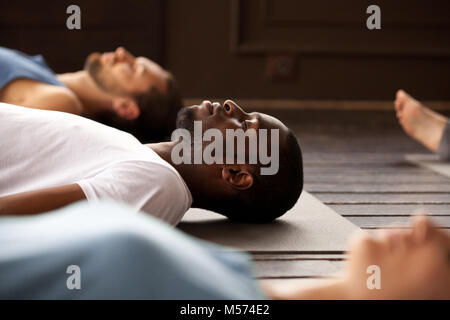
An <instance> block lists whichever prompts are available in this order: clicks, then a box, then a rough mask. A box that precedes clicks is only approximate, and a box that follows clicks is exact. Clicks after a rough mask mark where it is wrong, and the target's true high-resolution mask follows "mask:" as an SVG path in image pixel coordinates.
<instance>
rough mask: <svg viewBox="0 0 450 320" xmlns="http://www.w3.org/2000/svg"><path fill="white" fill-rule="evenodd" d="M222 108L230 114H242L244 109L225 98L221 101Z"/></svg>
mask: <svg viewBox="0 0 450 320" xmlns="http://www.w3.org/2000/svg"><path fill="white" fill-rule="evenodd" d="M223 108H224V109H225V112H226V113H227V114H228V115H230V116H232V115H233V114H243V113H245V112H244V110H242V109H241V107H239V106H238V105H237V104H236V103H235V102H234V101H233V100H226V101H225V102H224V103H223Z"/></svg>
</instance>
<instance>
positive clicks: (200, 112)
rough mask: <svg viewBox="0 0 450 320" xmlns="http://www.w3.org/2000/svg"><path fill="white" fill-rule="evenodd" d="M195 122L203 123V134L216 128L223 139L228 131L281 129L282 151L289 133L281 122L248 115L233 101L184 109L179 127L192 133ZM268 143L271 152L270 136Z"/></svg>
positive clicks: (181, 112)
mask: <svg viewBox="0 0 450 320" xmlns="http://www.w3.org/2000/svg"><path fill="white" fill-rule="evenodd" d="M194 121H201V122H202V131H203V132H205V131H206V130H207V129H212V128H215V129H218V130H219V131H220V132H221V133H222V136H223V137H226V130H227V129H234V130H237V129H242V130H243V131H244V132H245V131H246V130H248V129H254V130H255V131H256V132H258V129H268V131H270V129H279V143H280V149H281V148H283V142H284V141H285V140H286V139H285V138H286V136H287V134H288V132H289V129H288V128H287V127H286V126H285V125H284V124H283V123H282V122H281V121H280V120H278V119H276V118H274V117H272V116H269V115H267V114H264V113H259V112H251V113H247V112H245V111H244V110H243V109H242V108H241V107H239V106H238V105H237V104H236V103H235V102H233V101H231V100H227V101H225V102H224V104H223V105H222V104H220V103H218V102H214V103H211V102H210V101H203V103H202V104H200V105H196V106H191V107H186V108H183V109H182V110H180V112H179V114H178V117H177V127H178V128H183V129H187V130H189V131H190V132H191V133H192V132H193V124H194ZM267 143H268V149H267V150H270V144H271V141H270V134H268V141H267ZM224 145H225V143H224ZM246 150H248V145H247V147H246Z"/></svg>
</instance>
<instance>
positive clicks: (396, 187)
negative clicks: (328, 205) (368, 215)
mask: <svg viewBox="0 0 450 320" xmlns="http://www.w3.org/2000/svg"><path fill="white" fill-rule="evenodd" d="M304 188H305V190H308V191H309V192H311V193H314V194H316V195H317V194H318V193H329V192H338V193H368V192H370V193H389V194H392V193H405V192H406V193H450V184H441V183H434V184H432V183H429V184H414V185H413V184H386V183H380V184H373V183H372V184H371V183H363V184H357V183H352V184H348V183H346V184H339V183H336V184H331V183H305V184H304Z"/></svg>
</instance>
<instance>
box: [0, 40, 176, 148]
mask: <svg viewBox="0 0 450 320" xmlns="http://www.w3.org/2000/svg"><path fill="white" fill-rule="evenodd" d="M0 102H6V103H10V104H15V105H20V106H24V107H29V108H37V109H47V110H56V111H63V112H69V113H73V114H78V115H82V116H85V117H88V118H91V119H93V120H96V121H99V122H102V123H104V124H107V125H110V126H114V127H116V128H118V129H121V130H125V131H128V132H130V133H131V134H133V135H135V136H136V137H137V138H138V139H139V140H141V142H151V141H161V139H164V138H166V137H168V136H170V134H171V132H172V131H173V130H174V129H175V119H176V115H177V112H178V110H179V109H181V107H182V99H181V95H180V93H179V91H178V88H177V85H176V83H175V80H174V77H173V76H172V74H171V73H170V72H168V71H167V70H164V69H163V68H162V67H161V66H159V65H158V64H157V63H155V62H154V61H152V60H150V59H147V58H145V57H134V56H133V55H132V54H131V53H130V52H128V51H127V50H126V49H124V48H122V47H119V48H117V49H116V50H115V51H114V52H105V53H103V54H100V53H97V52H96V53H92V54H90V55H89V56H88V57H87V59H86V63H85V67H84V70H79V71H75V72H70V73H64V74H55V73H54V72H53V71H52V70H51V69H50V68H49V67H48V65H47V64H46V63H45V61H44V58H43V57H42V56H41V55H37V56H28V55H26V54H24V53H21V52H19V51H15V50H10V49H7V48H2V47H0Z"/></svg>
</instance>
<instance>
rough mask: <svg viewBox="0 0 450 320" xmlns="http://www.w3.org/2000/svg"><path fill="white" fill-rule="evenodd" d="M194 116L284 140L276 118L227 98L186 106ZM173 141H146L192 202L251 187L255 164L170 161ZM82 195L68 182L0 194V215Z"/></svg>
mask: <svg viewBox="0 0 450 320" xmlns="http://www.w3.org/2000/svg"><path fill="white" fill-rule="evenodd" d="M189 108H190V109H191V110H192V112H193V119H194V120H202V124H203V130H206V129H209V128H217V129H219V130H220V131H221V132H222V134H223V136H224V137H225V130H226V129H238V128H242V129H244V130H245V129H247V128H254V129H255V130H257V129H279V136H280V149H281V148H283V145H284V143H285V141H286V137H287V134H288V128H287V127H286V126H285V125H284V124H283V123H282V122H281V121H279V120H278V119H276V118H274V117H271V116H269V115H266V114H263V113H257V112H252V113H246V112H244V110H242V109H241V108H240V107H239V106H238V105H237V104H236V103H234V102H233V101H231V100H227V101H225V103H224V104H223V106H222V105H220V104H219V103H217V102H215V103H211V102H209V101H204V102H203V103H202V104H201V105H198V106H192V107H189ZM177 143H178V142H177V141H170V142H161V143H155V144H148V145H147V146H148V147H149V148H151V149H153V150H154V151H155V152H156V153H157V154H158V155H159V156H160V157H161V158H163V159H164V160H166V161H167V162H169V163H170V164H171V165H172V166H173V167H174V168H175V169H176V170H177V171H178V172H179V173H180V175H181V176H182V178H183V180H184V181H185V182H186V184H187V186H188V188H189V190H190V191H191V194H192V198H193V199H194V200H193V206H195V207H199V208H205V209H208V208H210V207H211V203H214V202H215V201H224V199H229V198H231V197H233V196H236V195H237V194H238V193H239V192H240V191H242V190H246V189H249V188H251V187H252V185H253V183H254V175H255V172H256V170H259V165H258V164H211V165H207V164H179V165H176V164H174V163H173V162H172V159H171V152H172V149H173V148H174V146H175V145H176V144H177ZM83 199H86V197H85V195H84V193H83V191H82V189H81V188H80V187H79V185H78V184H75V183H74V184H69V185H65V186H59V187H54V188H48V189H41V190H35V191H29V192H23V193H19V194H14V195H9V196H4V197H0V215H6V214H8V215H27V214H37V213H42V212H46V211H50V210H54V209H57V208H60V207H63V206H65V205H68V204H70V203H73V202H76V201H79V200H83Z"/></svg>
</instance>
